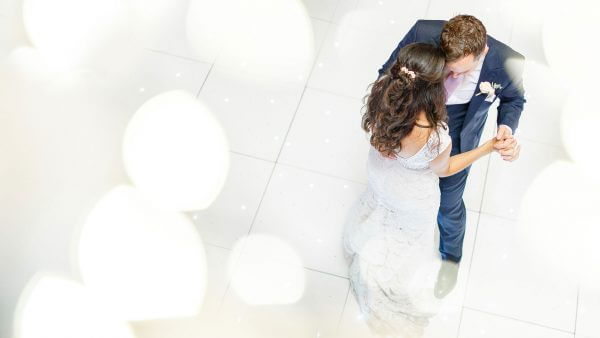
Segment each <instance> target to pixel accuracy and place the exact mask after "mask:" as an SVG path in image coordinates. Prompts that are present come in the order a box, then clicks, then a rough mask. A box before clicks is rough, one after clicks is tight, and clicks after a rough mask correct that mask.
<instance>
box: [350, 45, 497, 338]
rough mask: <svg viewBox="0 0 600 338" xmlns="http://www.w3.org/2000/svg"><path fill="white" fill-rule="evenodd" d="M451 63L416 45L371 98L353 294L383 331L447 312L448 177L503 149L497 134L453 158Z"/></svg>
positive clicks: (401, 332)
mask: <svg viewBox="0 0 600 338" xmlns="http://www.w3.org/2000/svg"><path fill="white" fill-rule="evenodd" d="M444 64H445V60H444V55H443V53H442V52H441V51H440V50H438V48H437V47H435V46H432V45H429V44H425V43H414V44H410V45H407V46H405V47H404V48H403V49H402V50H401V51H400V53H399V54H398V57H397V59H396V62H395V64H394V65H393V66H392V67H390V69H389V71H388V72H387V73H385V74H384V75H383V76H381V77H380V78H379V79H378V80H377V81H375V83H373V84H372V88H371V93H370V94H369V95H368V97H367V103H366V111H365V113H364V115H363V118H362V127H363V129H364V130H365V131H366V132H370V134H371V137H370V143H371V148H370V150H369V155H368V163H367V171H368V185H367V189H366V191H364V192H363V193H362V194H361V196H360V198H359V199H358V201H357V202H356V203H355V204H354V206H353V207H352V208H351V209H350V213H349V215H348V217H347V220H346V224H345V227H344V240H343V243H344V255H345V257H346V259H347V260H348V262H349V265H350V268H349V274H350V276H349V277H350V284H351V288H352V292H353V294H354V296H355V297H356V300H357V302H358V305H359V307H360V309H361V312H362V316H363V318H365V320H366V322H367V324H368V325H369V327H370V328H371V330H372V331H374V332H375V333H378V334H385V335H391V336H394V337H407V338H408V337H410V338H413V337H420V336H422V334H423V331H424V328H425V327H426V325H427V324H428V319H429V318H430V317H432V316H433V315H435V314H436V313H437V308H438V307H439V302H440V301H439V299H437V298H436V297H435V296H434V285H435V282H436V281H435V279H436V278H435V276H436V275H437V273H438V270H439V269H440V266H441V259H440V258H439V255H438V254H437V251H436V247H435V245H434V240H435V238H434V230H435V226H436V217H437V214H438V209H439V206H440V189H439V177H445V176H450V175H453V174H455V173H457V172H459V171H461V170H463V169H465V168H466V167H468V166H469V165H470V164H472V163H473V162H474V161H475V160H477V159H479V158H480V157H482V156H484V155H486V154H489V153H490V152H492V151H494V148H493V145H494V143H495V142H496V140H495V139H491V140H489V141H487V142H485V143H484V144H483V145H481V146H479V147H478V148H476V149H473V150H471V151H469V152H466V153H462V154H458V155H455V156H452V157H450V151H451V149H452V145H451V143H452V140H451V138H450V135H449V134H448V125H447V115H446V106H445V103H446V92H445V89H444V86H443V79H444V75H445V72H444Z"/></svg>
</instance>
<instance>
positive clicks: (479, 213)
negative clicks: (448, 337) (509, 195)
mask: <svg viewBox="0 0 600 338" xmlns="http://www.w3.org/2000/svg"><path fill="white" fill-rule="evenodd" d="M491 160H492V156H488V161H487V165H486V169H485V177H484V179H483V191H482V192H481V201H480V202H479V212H478V213H477V228H476V229H475V235H474V237H475V238H474V239H473V251H472V252H471V260H470V262H469V271H468V272H467V282H466V285H465V294H464V296H463V301H462V304H461V308H460V317H459V319H458V330H457V332H456V337H457V338H458V336H459V335H460V327H461V325H462V318H463V309H464V307H465V301H466V300H467V294H468V293H469V280H470V279H471V269H472V268H473V258H474V257H475V249H476V245H477V234H478V233H479V226H480V224H481V209H482V207H483V198H484V196H485V188H486V184H487V178H488V173H489V170H490V162H491Z"/></svg>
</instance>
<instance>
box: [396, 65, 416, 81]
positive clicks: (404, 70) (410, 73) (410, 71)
mask: <svg viewBox="0 0 600 338" xmlns="http://www.w3.org/2000/svg"><path fill="white" fill-rule="evenodd" d="M400 70H401V71H403V72H405V73H406V74H408V75H410V77H411V78H413V79H414V78H415V77H416V76H417V75H416V74H415V72H413V71H412V70H408V68H406V67H402V68H400Z"/></svg>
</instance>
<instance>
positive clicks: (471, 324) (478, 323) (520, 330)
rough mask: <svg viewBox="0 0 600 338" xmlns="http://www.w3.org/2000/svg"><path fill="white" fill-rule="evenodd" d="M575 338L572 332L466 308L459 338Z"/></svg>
mask: <svg viewBox="0 0 600 338" xmlns="http://www.w3.org/2000/svg"><path fill="white" fill-rule="evenodd" d="M481 337H489V338H505V337H527V338H573V334H572V333H567V332H563V331H558V330H554V329H549V328H546V327H542V326H538V325H533V324H528V323H525V322H521V321H518V320H514V319H508V318H503V317H498V316H494V315H490V314H487V313H483V312H479V311H474V310H471V309H465V310H464V312H463V315H462V321H461V324H460V334H459V335H458V338H481Z"/></svg>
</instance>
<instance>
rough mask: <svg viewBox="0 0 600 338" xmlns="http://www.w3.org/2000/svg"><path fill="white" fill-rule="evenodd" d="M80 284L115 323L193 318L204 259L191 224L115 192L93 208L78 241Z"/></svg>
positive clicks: (124, 191) (125, 191) (126, 190)
mask: <svg viewBox="0 0 600 338" xmlns="http://www.w3.org/2000/svg"><path fill="white" fill-rule="evenodd" d="M78 249H79V266H80V270H81V275H82V277H83V281H84V283H85V285H86V286H87V287H89V288H90V290H92V291H93V292H94V293H95V294H97V295H99V296H100V297H101V298H102V299H104V300H105V301H106V302H107V303H108V304H110V305H111V306H112V307H113V308H114V311H115V312H116V313H118V314H119V315H120V316H121V318H124V319H128V320H145V319H154V318H166V317H179V316H193V315H196V314H197V313H198V311H199V309H200V307H201V305H202V301H203V298H204V293H205V288H206V258H205V253H204V247H203V245H202V241H201V239H200V237H199V235H198V233H197V231H196V229H195V228H194V226H193V224H191V222H190V221H189V220H188V219H187V217H185V216H184V215H182V214H180V213H175V212H169V211H163V210H161V209H159V208H156V206H154V205H153V204H152V203H151V202H150V201H148V200H146V199H145V198H144V196H143V195H142V194H141V193H140V192H139V191H137V190H135V189H134V188H132V187H129V186H118V187H116V188H114V189H112V190H111V191H109V192H108V193H107V194H106V195H105V196H104V197H103V198H102V199H101V200H100V201H98V204H97V205H96V206H95V207H94V209H93V210H92V212H91V213H90V215H89V217H88V219H87V221H86V223H85V225H84V226H83V228H82V230H81V235H80V239H79V247H78Z"/></svg>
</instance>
